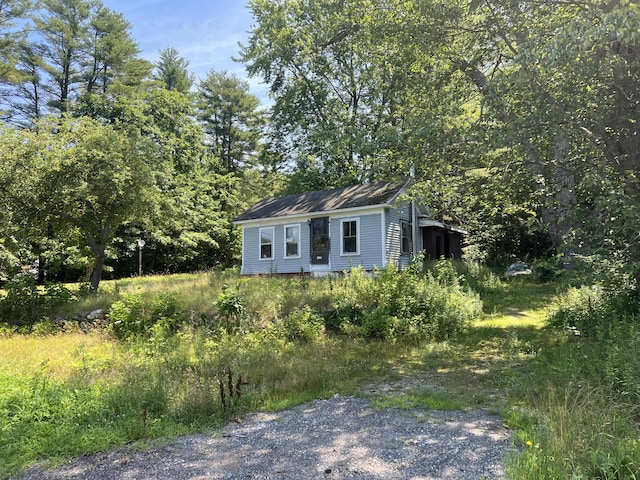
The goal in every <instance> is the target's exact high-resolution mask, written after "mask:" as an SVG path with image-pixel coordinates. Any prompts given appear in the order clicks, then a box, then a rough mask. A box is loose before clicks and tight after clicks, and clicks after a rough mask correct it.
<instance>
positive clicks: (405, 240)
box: [400, 220, 413, 255]
mask: <svg viewBox="0 0 640 480" xmlns="http://www.w3.org/2000/svg"><path fill="white" fill-rule="evenodd" d="M412 243H413V242H412V239H411V224H410V223H409V222H407V221H406V220H400V252H401V253H403V254H405V255H409V254H410V253H411V244H412Z"/></svg>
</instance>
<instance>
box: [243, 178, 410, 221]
mask: <svg viewBox="0 0 640 480" xmlns="http://www.w3.org/2000/svg"><path fill="white" fill-rule="evenodd" d="M406 184H407V182H374V183H366V184H363V185H354V186H351V187H343V188H336V189H333V190H320V191H317V192H309V193H301V194H296V195H287V196H284V197H272V198H265V199H264V200H261V201H260V202H258V203H256V204H255V205H254V206H252V207H251V208H249V209H248V210H247V211H245V212H244V213H242V214H241V215H240V216H238V217H237V218H236V219H235V221H236V222H246V221H250V220H259V219H264V218H274V217H286V216H290V215H305V214H310V213H320V212H332V211H336V210H344V209H350V208H358V207H369V206H375V205H390V204H391V202H393V201H394V200H395V198H396V196H397V195H398V194H399V193H400V191H401V190H402V188H403V187H404V186H405V185H406Z"/></svg>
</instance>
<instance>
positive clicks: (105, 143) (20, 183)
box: [0, 116, 158, 289]
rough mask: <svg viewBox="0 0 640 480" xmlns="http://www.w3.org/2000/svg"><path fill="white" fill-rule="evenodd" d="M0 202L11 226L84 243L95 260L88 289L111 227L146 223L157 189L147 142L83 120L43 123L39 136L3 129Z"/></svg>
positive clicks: (97, 280) (99, 273)
mask: <svg viewBox="0 0 640 480" xmlns="http://www.w3.org/2000/svg"><path fill="white" fill-rule="evenodd" d="M2 137H3V142H2V147H0V148H1V149H2V155H1V158H2V164H1V170H0V187H1V188H0V190H1V191H2V194H0V200H1V201H2V203H3V205H4V206H5V208H7V209H8V210H10V211H13V212H17V214H16V215H14V220H17V219H20V221H21V222H22V223H23V224H30V225H31V226H34V225H35V226H36V227H38V226H45V225H46V226H47V228H51V229H52V230H53V232H55V233H59V234H63V235H64V236H65V238H73V237H74V236H75V235H77V238H81V239H82V244H81V245H82V246H85V247H87V248H88V249H89V250H90V251H91V253H92V255H93V260H94V262H93V270H92V273H91V277H90V284H91V288H93V289H97V288H98V285H99V283H100V280H101V278H102V272H103V268H104V262H105V251H106V249H107V247H108V246H109V245H110V243H111V241H112V239H113V235H114V232H115V230H116V228H117V227H118V226H120V225H123V224H125V223H127V222H129V221H132V220H134V219H140V218H144V217H145V216H147V215H149V212H152V211H153V209H154V208H155V205H156V204H157V194H158V190H157V188H156V186H155V182H154V177H153V175H152V171H151V169H150V167H149V165H148V164H147V157H148V155H149V146H148V142H147V141H146V140H145V139H144V138H141V137H140V136H139V135H136V134H135V133H126V132H124V131H122V130H120V131H119V130H116V129H115V128H113V127H111V126H108V125H104V124H102V123H99V122H96V121H95V120H92V119H89V118H86V117H83V118H71V117H68V116H63V117H61V118H58V119H51V118H47V119H45V120H43V121H41V122H39V123H38V125H37V129H36V130H33V131H31V130H20V131H19V130H5V131H4V132H3V135H2Z"/></svg>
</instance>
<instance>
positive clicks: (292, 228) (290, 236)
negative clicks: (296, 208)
mask: <svg viewBox="0 0 640 480" xmlns="http://www.w3.org/2000/svg"><path fill="white" fill-rule="evenodd" d="M284 242H285V247H284V252H285V253H284V255H285V257H289V258H291V257H296V258H297V257H299V256H300V225H286V226H285V227H284Z"/></svg>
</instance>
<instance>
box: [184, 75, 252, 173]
mask: <svg viewBox="0 0 640 480" xmlns="http://www.w3.org/2000/svg"><path fill="white" fill-rule="evenodd" d="M197 98H198V100H197V112H198V119H199V120H200V122H201V124H202V126H203V127H204V131H205V134H206V136H207V145H208V146H209V148H211V150H212V152H213V153H214V154H215V155H216V156H218V157H219V158H220V159H221V161H222V164H223V165H224V166H225V168H226V169H227V171H229V172H233V173H237V172H239V171H240V169H241V168H243V167H246V166H250V165H251V164H252V163H253V159H254V158H255V156H256V151H257V148H258V141H259V138H260V133H259V131H258V127H259V126H260V123H261V120H262V115H261V113H260V112H259V111H258V107H259V105H260V101H259V100H258V98H257V97H256V96H254V95H252V94H250V93H249V84H248V83H247V82H245V81H242V80H240V79H239V78H238V77H236V76H235V75H232V74H229V73H227V72H215V71H213V70H211V71H210V72H209V73H208V74H207V76H206V78H205V79H204V80H202V81H200V84H199V87H198V93H197Z"/></svg>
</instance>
